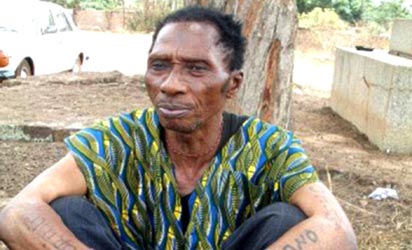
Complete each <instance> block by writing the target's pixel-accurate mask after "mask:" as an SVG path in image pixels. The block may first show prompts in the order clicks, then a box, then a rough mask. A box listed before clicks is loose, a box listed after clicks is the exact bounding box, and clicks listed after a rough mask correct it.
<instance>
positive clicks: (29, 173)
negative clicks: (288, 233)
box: [0, 42, 412, 250]
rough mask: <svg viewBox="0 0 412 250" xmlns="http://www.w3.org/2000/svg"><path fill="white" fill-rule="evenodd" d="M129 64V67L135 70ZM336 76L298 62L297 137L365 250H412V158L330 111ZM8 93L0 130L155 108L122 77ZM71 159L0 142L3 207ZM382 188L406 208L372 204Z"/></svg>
mask: <svg viewBox="0 0 412 250" xmlns="http://www.w3.org/2000/svg"><path fill="white" fill-rule="evenodd" d="M125 43H126V42H125ZM96 60H97V59H96ZM128 60H129V59H128ZM130 60H132V59H130ZM97 61H99V60H97ZM91 62H92V61H91ZM128 62H129V64H125V65H127V66H128V67H130V65H133V61H128ZM96 63H97V62H96ZM127 71H128V69H126V70H124V72H125V73H127ZM132 73H133V72H132ZM332 75H333V59H331V58H328V57H326V58H325V57H322V56H319V55H317V56H316V55H313V54H304V53H297V54H296V68H295V74H294V78H295V83H296V85H295V89H294V95H293V106H292V124H293V128H292V129H293V130H294V131H295V133H296V134H297V136H298V137H299V138H301V139H302V141H303V143H304V147H305V148H306V150H307V151H308V154H309V155H310V157H311V159H312V162H313V164H314V165H315V166H316V168H317V169H318V170H319V174H320V176H321V178H322V180H323V181H324V182H325V184H326V185H327V186H328V187H329V188H330V189H331V190H332V191H333V192H334V194H335V195H336V196H337V198H338V199H339V201H340V203H341V204H342V206H343V208H344V209H345V211H346V212H347V214H348V216H349V217H350V220H351V221H352V223H353V226H354V228H355V230H356V233H357V236H358V239H359V245H360V249H397V250H398V249H401V250H411V249H412V238H411V237H410V236H411V235H412V209H411V205H412V191H411V190H412V183H411V181H410V180H411V179H412V156H408V155H388V154H385V153H382V152H380V151H379V150H377V148H376V147H375V146H373V145H371V144H370V143H369V142H368V140H367V138H366V137H365V136H364V135H362V134H361V133H359V132H358V131H357V130H356V128H354V127H353V126H352V125H351V124H350V123H348V122H347V121H345V120H343V119H341V118H340V117H339V116H338V115H336V114H335V113H334V112H333V111H332V110H331V109H330V107H329V100H328V99H327V97H328V96H329V91H330V86H331V83H332V78H331V77H332ZM99 79H100V80H99ZM104 79H106V80H104ZM107 79H109V80H107ZM10 85H11V86H6V87H2V88H0V100H1V105H0V124H1V123H13V124H18V123H25V122H26V123H27V122H35V123H48V124H59V123H65V124H66V123H70V124H73V123H74V124H75V123H79V124H80V125H86V124H90V123H92V122H93V121H95V120H96V119H101V118H104V117H106V116H109V115H113V114H116V113H119V112H122V111H127V110H131V109H133V108H136V107H143V106H147V105H149V102H148V99H147V97H146V96H145V90H144V88H142V82H141V79H139V78H138V77H134V78H133V77H126V76H120V75H119V74H117V73H111V74H108V75H106V76H103V74H99V73H97V74H96V73H86V74H82V75H80V76H71V75H69V74H64V75H59V76H54V77H51V78H47V79H44V78H43V79H40V80H39V79H37V80H36V79H34V80H33V81H23V82H17V83H13V84H10ZM65 152H66V150H65V147H64V145H63V143H61V142H55V143H47V142H18V141H0V200H1V202H3V203H4V202H7V201H8V200H9V199H10V198H11V197H13V196H14V195H15V194H16V193H17V192H18V191H19V190H21V188H22V187H23V186H24V185H26V184H27V183H28V182H29V181H30V180H31V179H33V178H34V176H36V175H37V174H38V173H40V172H41V171H42V170H43V169H45V168H47V167H48V166H50V165H51V164H53V163H54V162H55V161H57V160H58V159H59V158H61V157H62V156H63V155H64V154H65ZM377 187H392V188H394V189H396V190H397V191H398V193H399V196H400V200H399V201H397V200H385V201H375V200H371V199H368V198H367V196H368V194H370V193H371V192H372V191H373V190H374V189H375V188H377ZM1 202H0V203H1ZM0 249H2V248H1V246H0Z"/></svg>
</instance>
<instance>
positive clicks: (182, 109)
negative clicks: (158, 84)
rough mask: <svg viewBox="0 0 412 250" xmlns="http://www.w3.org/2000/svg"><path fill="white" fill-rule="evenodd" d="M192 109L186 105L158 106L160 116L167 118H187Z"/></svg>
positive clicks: (165, 104) (167, 104)
mask: <svg viewBox="0 0 412 250" xmlns="http://www.w3.org/2000/svg"><path fill="white" fill-rule="evenodd" d="M190 110H191V108H190V107H188V106H186V105H180V104H178V105H176V104H169V103H162V104H159V105H158V111H159V113H160V115H162V116H165V117H167V118H180V117H183V116H186V115H187V114H188V113H189V112H190Z"/></svg>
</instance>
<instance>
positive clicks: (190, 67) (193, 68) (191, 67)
mask: <svg viewBox="0 0 412 250" xmlns="http://www.w3.org/2000/svg"><path fill="white" fill-rule="evenodd" d="M187 69H188V70H190V71H194V72H203V71H206V70H207V69H208V68H207V67H206V66H204V65H196V64H189V65H187Z"/></svg>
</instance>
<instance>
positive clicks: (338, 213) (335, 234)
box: [268, 182, 357, 250]
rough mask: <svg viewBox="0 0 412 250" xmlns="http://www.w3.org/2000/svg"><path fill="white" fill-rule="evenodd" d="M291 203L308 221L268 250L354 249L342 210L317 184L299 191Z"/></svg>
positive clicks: (353, 241)
mask: <svg viewBox="0 0 412 250" xmlns="http://www.w3.org/2000/svg"><path fill="white" fill-rule="evenodd" d="M290 202H291V203H292V204H293V205H296V206H297V207H299V208H300V209H301V210H302V211H303V212H304V213H305V214H306V215H307V216H308V219H306V220H304V221H302V222H301V223H299V224H298V225H296V226H295V227H293V228H292V229H290V230H289V231H288V232H286V233H285V234H284V235H283V236H282V237H281V238H280V239H279V240H277V241H276V242H275V243H273V244H272V245H271V246H270V247H269V248H268V249H270V250H311V249H322V250H323V249H333V250H337V249H339V250H354V249H357V242H356V236H355V233H354V231H353V229H352V226H351V224H350V222H349V220H348V218H347V217H346V215H345V213H344V211H343V210H342V208H341V206H340V205H339V203H338V202H337V200H336V199H335V197H334V196H333V195H332V193H331V192H330V191H329V190H328V189H327V188H326V187H325V185H323V184H322V183H320V182H316V183H311V184H307V185H304V186H302V187H301V188H299V189H298V190H297V191H296V192H295V193H294V194H293V195H292V197H291V199H290Z"/></svg>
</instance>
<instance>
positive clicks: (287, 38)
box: [185, 0, 297, 128]
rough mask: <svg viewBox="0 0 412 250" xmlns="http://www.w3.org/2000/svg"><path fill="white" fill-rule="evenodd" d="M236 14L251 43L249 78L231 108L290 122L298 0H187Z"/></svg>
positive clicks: (280, 122)
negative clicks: (296, 4) (296, 1)
mask: <svg viewBox="0 0 412 250" xmlns="http://www.w3.org/2000/svg"><path fill="white" fill-rule="evenodd" d="M185 4H186V5H192V4H200V5H203V6H209V7H213V8H216V9H219V10H222V11H225V12H226V13H230V14H234V15H236V16H237V17H238V18H240V19H241V20H242V21H243V33H244V35H245V36H246V38H247V39H248V47H247V50H246V55H245V64H244V67H243V70H244V73H245V82H244V84H243V87H242V88H241V90H240V91H239V93H238V97H237V99H236V100H235V101H234V103H231V104H230V105H229V109H230V111H233V112H236V113H240V112H242V113H243V114H248V115H256V116H258V117H260V118H262V119H263V120H265V121H268V122H271V123H275V124H277V125H280V126H283V127H285V128H287V127H288V125H289V116H290V104H291V94H292V73H293V52H294V41H295V36H296V30H297V11H296V6H295V1H294V0H185Z"/></svg>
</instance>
